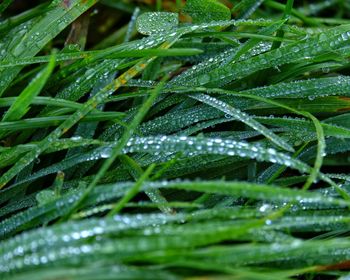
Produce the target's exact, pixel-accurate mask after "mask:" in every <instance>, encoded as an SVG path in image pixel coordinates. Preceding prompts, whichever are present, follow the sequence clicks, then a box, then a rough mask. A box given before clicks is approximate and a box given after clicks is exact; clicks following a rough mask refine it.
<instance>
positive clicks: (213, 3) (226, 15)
mask: <svg viewBox="0 0 350 280" xmlns="http://www.w3.org/2000/svg"><path fill="white" fill-rule="evenodd" d="M184 10H185V12H186V13H188V14H189V15H190V16H191V17H192V21H193V22H194V23H204V22H211V21H219V20H229V19H231V11H230V9H229V8H228V7H226V6H225V5H224V4H222V3H220V2H218V1H217V0H187V1H186V6H185V9H184Z"/></svg>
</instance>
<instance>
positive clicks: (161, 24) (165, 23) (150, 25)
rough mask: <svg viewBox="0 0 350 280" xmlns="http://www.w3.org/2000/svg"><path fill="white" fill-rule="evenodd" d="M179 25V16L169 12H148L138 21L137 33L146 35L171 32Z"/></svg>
mask: <svg viewBox="0 0 350 280" xmlns="http://www.w3.org/2000/svg"><path fill="white" fill-rule="evenodd" d="M178 24H179V19H178V14H176V13H167V12H148V13H144V14H142V15H140V16H139V17H138V18H137V21H136V28H137V31H138V32H140V33H141V34H144V35H152V34H157V33H165V32H171V31H172V30H174V29H175V28H176V27H177V25H178Z"/></svg>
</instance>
